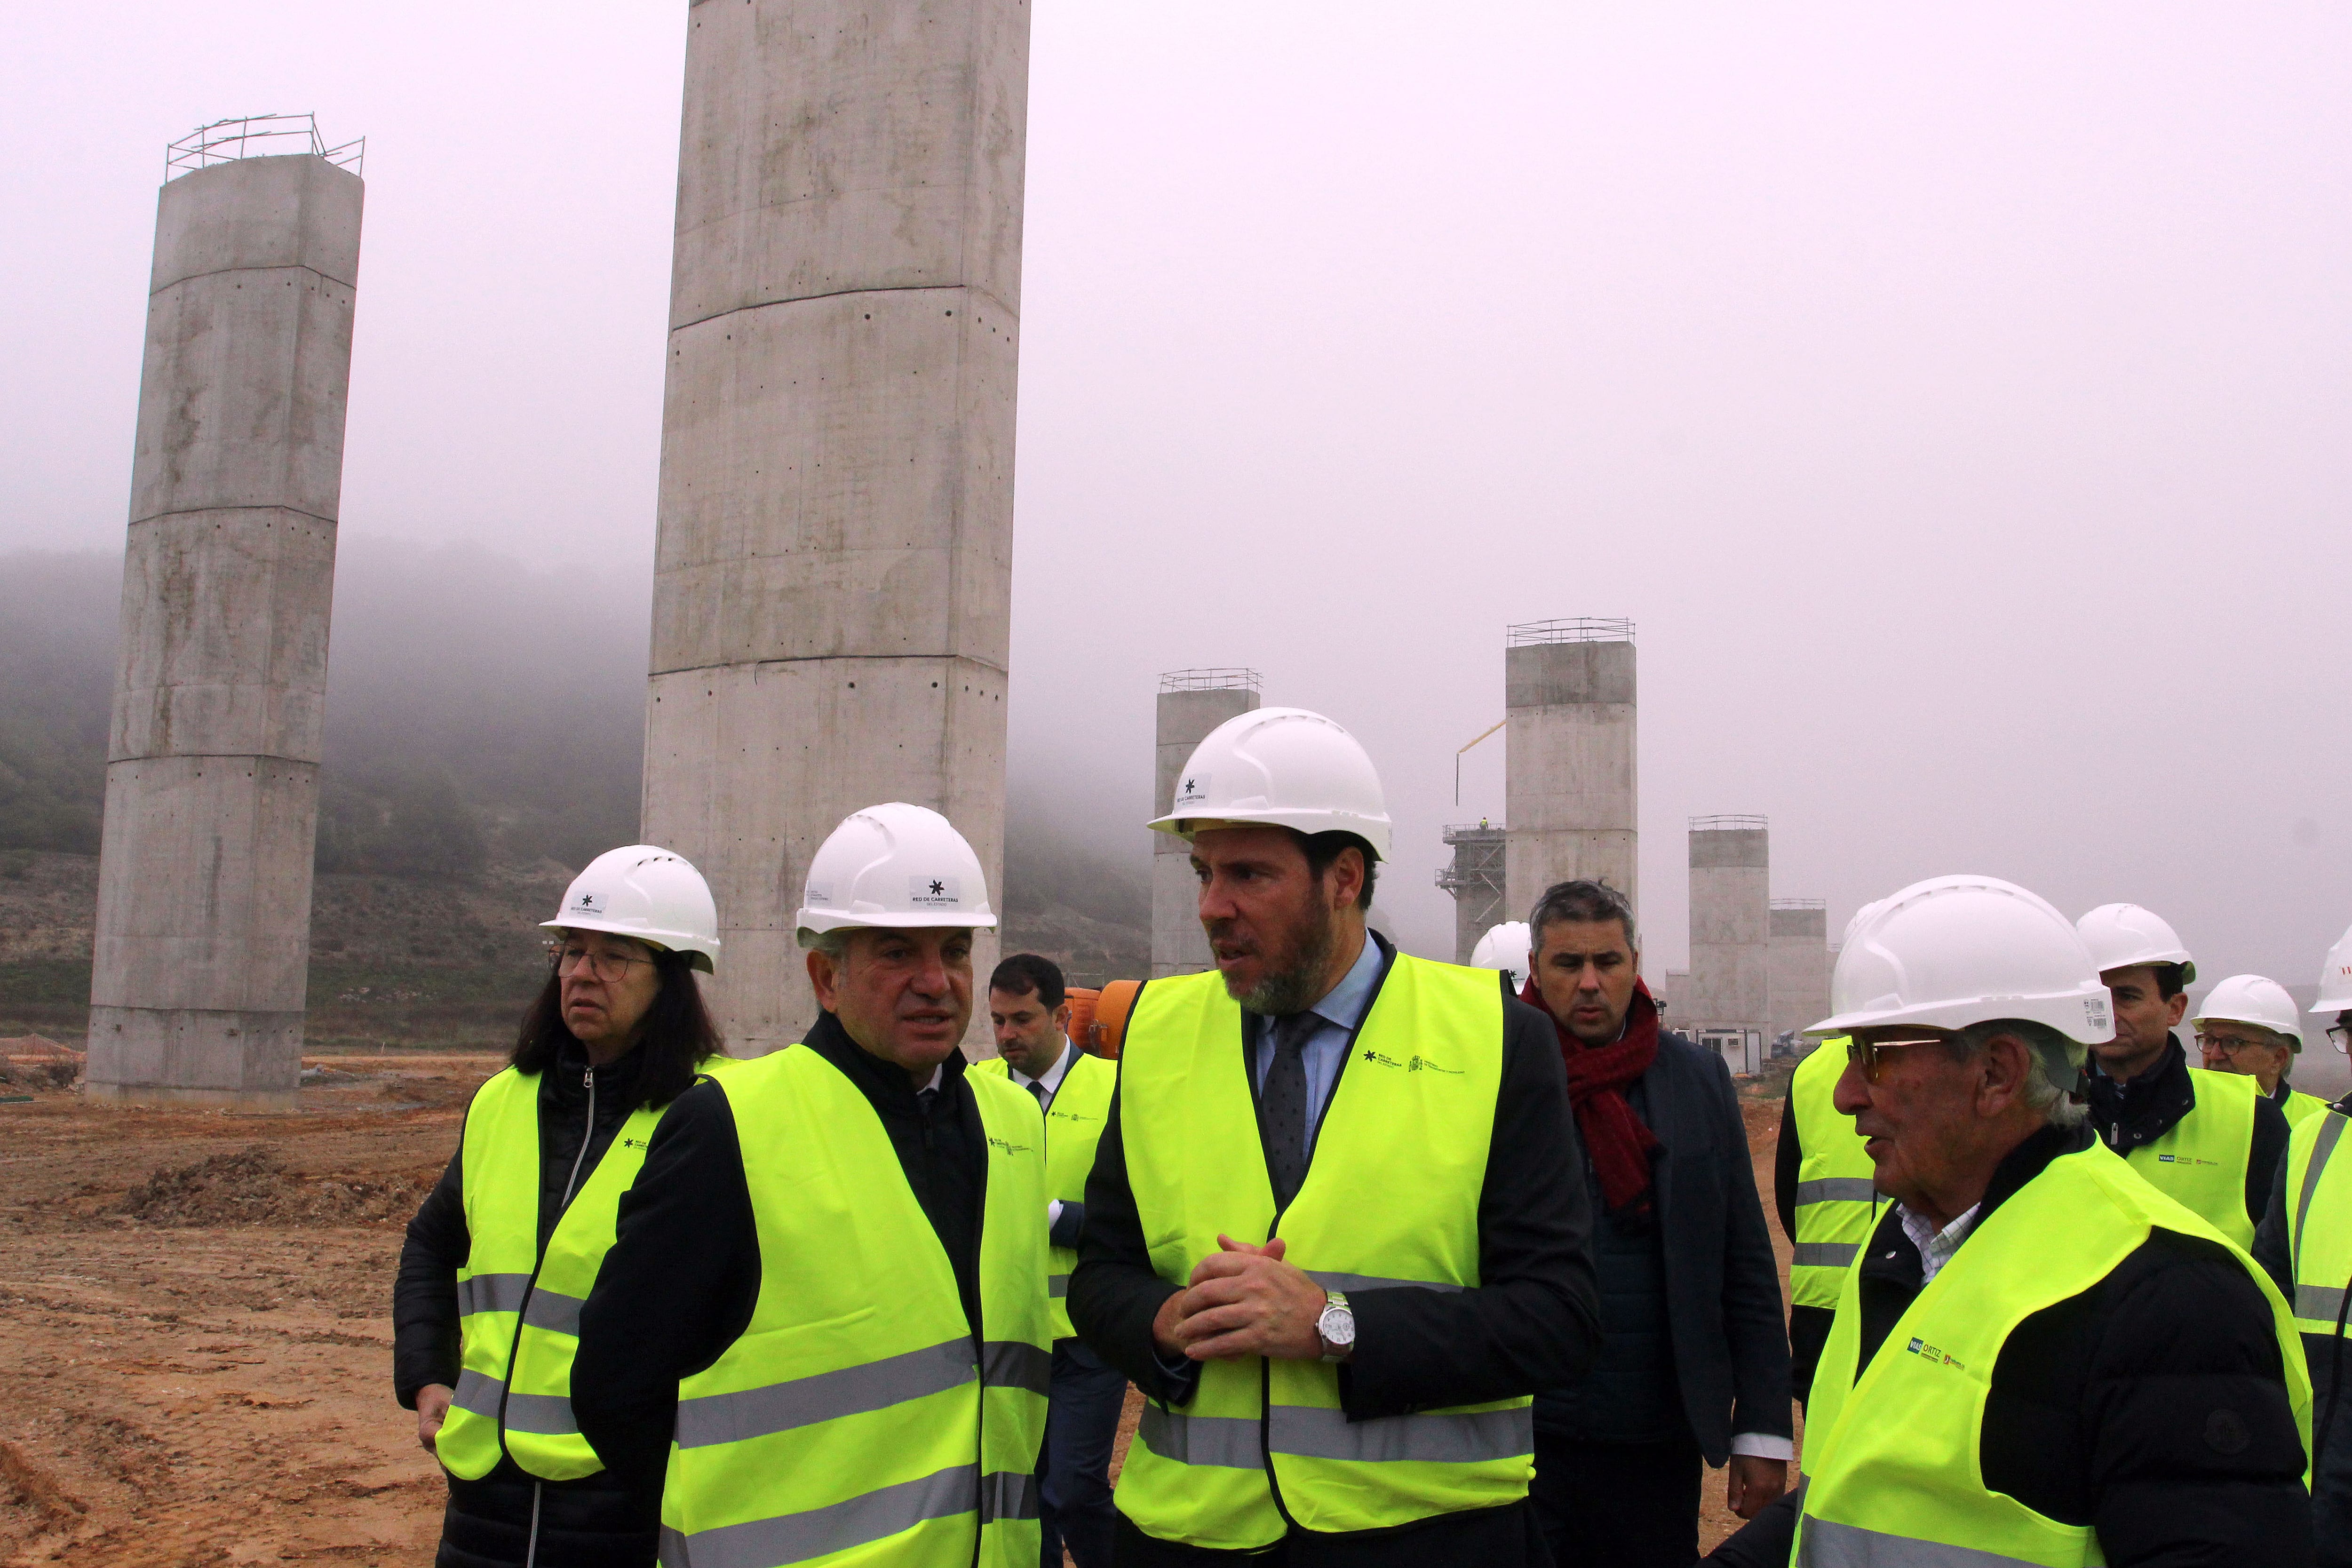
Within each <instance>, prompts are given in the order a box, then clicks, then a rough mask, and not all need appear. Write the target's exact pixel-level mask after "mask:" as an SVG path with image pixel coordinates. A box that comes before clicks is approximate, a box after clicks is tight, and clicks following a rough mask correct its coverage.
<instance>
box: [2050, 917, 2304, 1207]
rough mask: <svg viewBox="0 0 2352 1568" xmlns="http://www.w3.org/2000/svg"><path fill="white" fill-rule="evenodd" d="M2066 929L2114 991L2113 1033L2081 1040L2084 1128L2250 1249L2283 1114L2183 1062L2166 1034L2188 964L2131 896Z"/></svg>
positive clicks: (2188, 977) (2243, 1087)
mask: <svg viewBox="0 0 2352 1568" xmlns="http://www.w3.org/2000/svg"><path fill="white" fill-rule="evenodd" d="M2074 929H2075V931H2076V932H2077V933H2078V934H2080V935H2081V937H2082V939H2083V943H2084V946H2085V947H2086V948H2088V949H2089V950H2090V953H2091V961H2092V962H2093V963H2096V964H2097V965H2098V966H2099V979H2100V982H2101V983H2102V984H2105V986H2106V987H2107V991H2108V993H2109V994H2110V995H2111V996H2113V997H2114V999H2115V1015H2116V1018H2115V1037H2114V1038H2112V1039H2109V1040H2106V1041H2104V1042H2102V1043H2101V1044H2099V1045H2096V1046H2094V1047H2092V1048H2091V1076H2090V1107H2091V1125H2092V1127H2093V1128H2095V1130H2096V1131H2097V1132H2098V1134H2099V1136H2100V1138H2101V1139H2103V1140H2104V1141H2105V1143H2106V1145H2107V1147H2108V1148H2110V1149H2113V1150H2114V1151H2115V1152H2116V1153H2118V1154H2121V1155H2122V1156H2123V1157H2124V1158H2125V1159H2126V1160H2129V1161H2130V1162H2131V1163H2132V1166H2133V1168H2134V1169H2135V1170H2137V1171H2138V1172H2139V1173H2140V1174H2141V1175H2143V1176H2145V1177H2147V1179H2148V1180H2149V1181H2151V1182H2153V1183H2155V1184H2156V1185H2157V1186H2158V1187H2159V1188H2161V1189H2162V1190H2163V1191H2164V1192H2166V1193H2168V1194H2170V1195H2171V1196H2173V1197H2175V1198H2178V1199H2179V1200H2180V1201H2181V1202H2182V1203H2184V1204H2186V1205H2189V1207H2190V1208H2192V1209H2194V1210H2195V1211H2196V1212H2197V1213H2199V1214H2200V1215H2204V1216H2205V1218H2206V1219H2208V1220H2210V1222H2212V1224H2213V1225H2214V1226H2216V1227H2218V1228H2219V1229H2220V1230H2221V1234H2222V1235H2224V1236H2226V1237H2229V1238H2230V1239H2231V1241H2234V1242H2236V1243H2237V1244H2238V1245H2239V1246H2240V1247H2251V1246H2252V1245H2253V1240H2254V1226H2256V1225H2258V1224H2260V1223H2261V1221H2262V1217H2263V1209H2264V1208H2266V1207H2267V1206H2269V1204H2270V1196H2271V1180H2272V1178H2273V1176H2274V1175H2275V1174H2276V1173H2277V1172H2278V1163H2279V1160H2280V1158H2281V1157H2282V1156H2283V1155H2284V1154H2285V1152H2286V1134H2287V1123H2286V1117H2285V1116H2284V1114H2283V1113H2281V1111H2280V1110H2279V1108H2278V1107H2277V1106H2276V1105H2273V1104H2272V1103H2271V1102H2270V1101H2269V1100H2265V1099H2264V1098H2263V1095H2262V1093H2261V1091H2260V1089H2258V1088H2257V1087H2256V1085H2255V1084H2254V1082H2253V1080H2252V1079H2247V1078H2242V1077H2239V1076H2238V1075H2236V1074H2234V1073H2223V1072H2210V1071H2208V1070H2206V1069H2205V1068H2193V1067H2190V1066H2189V1052H2188V1048H2187V1047H2185V1046H2183V1045H2182V1044H2181V1042H2180V1037H2179V1036H2178V1035H2176V1034H2174V1033H2173V1032H2172V1031H2173V1029H2174V1027H2175V1026H2177V1025H2179V1022H2180V1020H2181V1018H2182V1016H2184V1015H2185V1014H2186V1013H2187V1012H2188V1010H2189V996H2188V992H2187V989H2186V988H2187V987H2188V986H2189V984H2191V983H2193V982H2194V981H2195V980H2196V978H2197V964H2196V963H2195V961H2193V960H2192V959H2191V958H2190V957H2189V950H2188V948H2186V947H2184V946H2183V945H2182V944H2181V941H2180V938H2179V934H2178V933H2176V932H2175V931H2173V929H2172V927H2171V926H2169V925H2168V924H2166V923H2165V922H2164V921H2162V920H2160V919H2158V917H2157V916H2155V915H2154V914H2151V913H2149V912H2148V911H2147V910H2144V909H2142V908H2140V907H2139V906H2138V905H2137V904H2102V905H2100V906H2099V907H2098V908H2097V909H2095V910H2092V911H2091V912H2090V913H2089V914H2086V915H2084V917H2083V918H2082V919H2081V920H2080V921H2076V922H2075V928H2074Z"/></svg>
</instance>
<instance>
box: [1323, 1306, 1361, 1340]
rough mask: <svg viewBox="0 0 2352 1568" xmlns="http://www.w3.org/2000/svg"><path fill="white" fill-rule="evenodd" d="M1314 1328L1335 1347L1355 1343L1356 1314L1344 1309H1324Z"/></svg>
mask: <svg viewBox="0 0 2352 1568" xmlns="http://www.w3.org/2000/svg"><path fill="white" fill-rule="evenodd" d="M1315 1326H1316V1329H1317V1331H1318V1332H1320V1333H1321V1334H1322V1336H1323V1337H1324V1338H1325V1339H1326V1340H1328V1341H1329V1342H1331V1343H1333V1344H1335V1345H1351V1344H1354V1343H1355V1342H1356V1314H1355V1313H1353V1312H1351V1311H1349V1310H1348V1309H1347V1308H1345V1307H1326V1308H1324V1309H1323V1316H1322V1318H1321V1319H1320V1320H1319V1321H1318V1322H1317V1323H1316V1325H1315Z"/></svg>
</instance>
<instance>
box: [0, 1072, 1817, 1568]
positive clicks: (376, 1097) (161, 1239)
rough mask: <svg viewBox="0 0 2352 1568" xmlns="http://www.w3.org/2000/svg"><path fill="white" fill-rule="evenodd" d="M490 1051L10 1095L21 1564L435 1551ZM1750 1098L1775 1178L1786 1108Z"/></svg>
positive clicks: (1761, 1173) (1704, 1526)
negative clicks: (408, 1404) (445, 1294)
mask: <svg viewBox="0 0 2352 1568" xmlns="http://www.w3.org/2000/svg"><path fill="white" fill-rule="evenodd" d="M488 1066H489V1064H488V1062H487V1061H485V1060H482V1059H480V1058H473V1059H451V1060H448V1061H446V1062H441V1063H429V1062H422V1061H419V1060H418V1059H417V1058H414V1057H404V1058H397V1059H396V1061H392V1062H381V1063H380V1062H362V1061H356V1060H351V1059H348V1058H347V1059H345V1060H342V1061H340V1062H339V1063H338V1064H337V1068H338V1070H337V1072H336V1073H335V1074H333V1075H331V1076H330V1077H329V1078H327V1079H324V1080H323V1081H321V1082H319V1083H316V1084H313V1085H310V1086H309V1087H306V1088H305V1089H304V1090H303V1091H302V1100H303V1104H302V1108H301V1110H300V1111H299V1113H298V1114H294V1115H287V1116H236V1115H224V1114H220V1113H217V1112H195V1111H187V1112H162V1111H112V1110H100V1109H95V1108H92V1107H90V1106H88V1105H85V1104H84V1103H83V1102H82V1100H81V1099H80V1097H79V1095H78V1094H76V1093H73V1092H70V1091H67V1090H60V1089H40V1088H35V1089H33V1090H32V1094H33V1098H32V1100H30V1101H29V1102H16V1101H12V1102H7V1103H0V1565H5V1568H18V1565H30V1564H39V1563H72V1564H77V1565H79V1564H90V1565H93V1568H98V1565H102V1568H194V1565H198V1564H209V1563H353V1564H380V1565H382V1568H394V1565H400V1568H415V1565H422V1564H425V1563H430V1562H431V1561H432V1556H433V1546H434V1542H435V1541H436V1539H437V1536H438V1533H439V1524H440V1500H441V1496H442V1488H441V1480H440V1476H439V1471H438V1468H437V1467H436V1466H435V1464H434V1463H433V1461H432V1459H431V1458H430V1457H429V1456H427V1455H426V1454H425V1453H424V1452H423V1451H422V1450H421V1449H419V1448H418V1447H417V1446H416V1442H415V1426H414V1425H413V1421H412V1418H411V1417H410V1416H409V1415H407V1413H406V1412H404V1411H403V1410H401V1409H400V1408H399V1407H398V1406H397V1405H394V1402H393V1398H392V1378H391V1373H392V1324H391V1318H390V1311H389V1302H390V1300H391V1293H392V1279H393V1272H394V1262H395V1258H396V1255H397V1252H398V1249H399V1244H400V1228H401V1226H402V1225H403V1224H404V1223H405V1221H406V1219H407V1216H408V1215H409V1214H410V1213H412V1212H414V1210H415V1205H416V1204H417V1202H418V1201H419V1200H420V1199H421V1197H422V1196H423V1194H424V1193H425V1190H426V1189H427V1188H428V1187H429V1186H430V1185H431V1184H432V1182H433V1180H434V1179H435V1178H436V1176H437V1175H438V1174H439V1173H440V1170H441V1167H442V1165H443V1164H444V1163H446V1161H447V1159H448V1156H449V1152H450V1150H451V1149H452V1148H453V1147H454V1146H455V1143H456V1141H457V1132H458V1125H459V1120H460V1117H461V1114H462V1112H463V1110H464V1107H465V1103H466V1099H467V1096H468V1095H469V1094H470V1093H471V1092H472V1089H473V1087H474V1086H475V1085H476V1084H477V1083H478V1082H479V1081H480V1079H481V1078H482V1077H483V1076H484V1074H485V1073H486V1072H487V1071H488ZM352 1069H357V1070H356V1071H354V1070H352ZM24 1089H25V1086H23V1085H21V1084H20V1085H16V1086H12V1088H11V1092H12V1093H14V1092H23V1091H24ZM1777 1114H1778V1107H1777V1101H1769V1100H1758V1101H1755V1102H1752V1103H1751V1104H1750V1105H1749V1106H1748V1131H1749V1139H1750V1146H1751V1148H1752V1149H1753V1150H1754V1151H1755V1152H1756V1157H1757V1167H1758V1170H1757V1174H1758V1178H1759V1184H1760V1185H1761V1186H1762V1188H1763V1190H1764V1191H1765V1192H1767V1193H1768V1194H1769V1190H1770V1177H1771V1140H1772V1133H1773V1129H1774V1126H1775V1125H1776V1120H1775V1119H1776V1117H1777ZM1771 1228H1772V1231H1773V1240H1774V1243H1775V1245H1776V1247H1779V1249H1780V1262H1781V1269H1782V1275H1783V1278H1784V1279H1785V1278H1786V1273H1787V1268H1788V1248H1787V1245H1786V1242H1785V1241H1784V1240H1783V1239H1782V1238H1781V1237H1780V1234H1779V1227H1778V1226H1772V1227H1771ZM1137 1403H1138V1402H1137V1399H1136V1397H1135V1396H1134V1395H1133V1394H1132V1393H1130V1395H1129V1415H1128V1420H1127V1421H1126V1423H1124V1425H1123V1429H1122V1432H1121V1437H1120V1452H1121V1454H1122V1455H1123V1454H1124V1451H1125V1446H1126V1439H1127V1435H1128V1434H1129V1433H1130V1432H1131V1431H1132V1430H1133V1426H1134V1420H1135V1415H1136V1409H1137ZM1722 1489H1723V1478H1722V1476H1721V1474H1720V1473H1719V1472H1711V1473H1710V1474H1709V1475H1708V1476H1707V1478H1706V1492H1705V1503H1704V1512H1703V1515H1702V1519H1701V1535H1702V1539H1703V1541H1704V1542H1705V1543H1706V1544H1707V1545H1712V1544H1713V1543H1714V1542H1716V1541H1717V1540H1718V1539H1720V1538H1721V1536H1722V1535H1724V1534H1726V1533H1727V1532H1728V1531H1729V1529H1730V1528H1731V1527H1732V1526H1733V1525H1734V1524H1736V1523H1737V1521H1735V1520H1733V1519H1732V1518H1731V1516H1730V1515H1729V1514H1728V1513H1727V1512H1726V1511H1725V1510H1724V1508H1723V1506H1722Z"/></svg>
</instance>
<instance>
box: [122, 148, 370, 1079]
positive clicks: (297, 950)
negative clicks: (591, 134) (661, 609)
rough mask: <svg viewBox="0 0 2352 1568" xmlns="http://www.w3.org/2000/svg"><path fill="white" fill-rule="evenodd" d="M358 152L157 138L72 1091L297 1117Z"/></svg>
mask: <svg viewBox="0 0 2352 1568" xmlns="http://www.w3.org/2000/svg"><path fill="white" fill-rule="evenodd" d="M361 151H362V149H361V148H360V146H359V144H358V143H350V144H347V145H345V146H341V147H334V148H330V147H328V146H326V145H325V143H324V142H322V141H321V140H320V137H319V134H318V131H317V127H316V126H315V125H314V124H313V123H312V121H311V119H310V116H309V115H301V116H285V117H280V116H267V117H262V118H258V119H254V120H241V121H222V122H220V123H218V124H215V125H211V126H206V127H205V128H204V129H203V130H201V131H199V132H195V133H194V135H193V136H190V137H188V138H185V139H184V140H183V141H181V142H174V143H173V146H172V148H171V150H170V152H169V153H167V155H166V158H165V178H164V184H163V190H162V192H161V194H160V195H158V197H157V200H156V205H155V256H154V266H153V270H152V274H151V277H150V280H149V285H148V295H147V346H146V355H145V360H144V363H143V364H142V368H141V372H140V381H139V425H138V436H137V440H136V445H135V447H134V449H133V454H132V458H131V520H130V533H129V538H128V540H127V542H126V543H125V548H124V552H123V563H122V618H121V645H120V647H119V650H118V653H117V658H116V665H115V682H114V710H113V721H112V724H111V726H110V731H109V733H108V741H107V768H106V816H105V828H104V839H103V842H102V845H101V847H100V856H99V889H98V917H97V932H96V942H95V945H94V949H93V952H92V963H91V970H90V994H89V1001H90V1008H89V1063H88V1068H87V1075H86V1076H87V1081H88V1085H89V1094H90V1095H91V1097H92V1098H94V1099H105V1100H129V1101H133V1102H141V1103H157V1104H164V1103H195V1104H217V1105H222V1106H227V1107H247V1108H269V1107H284V1106H290V1105H291V1104H292V1103H293V1101H294V1099H295V1095H296V1091H297V1089H299V1085H300V1079H301V1070H302V1014H303V1008H304V1004H305V1001H306V994H307V990H308V974H309V968H310V873H311V864H312V858H313V856H314V853H315V849H316V841H317V833H318V819H319V760H320V741H321V738H322V730H323V720H324V716H325V706H326V689H327V623H328V616H329V613H330V611H331V608H332V606H333V602H334V586H335V583H334V579H335V522H336V517H337V514H338V511H339V510H340V506H341V492H342V477H343V413H344V406H345V403H346V400H347V394H348V392H349V389H350V384H351V364H352V305H353V300H354V297H355V291H356V289H357V285H358V280H359V259H360V210H361V205H362V185H361V177H360V174H359V168H358V163H359V153H360V152H361Z"/></svg>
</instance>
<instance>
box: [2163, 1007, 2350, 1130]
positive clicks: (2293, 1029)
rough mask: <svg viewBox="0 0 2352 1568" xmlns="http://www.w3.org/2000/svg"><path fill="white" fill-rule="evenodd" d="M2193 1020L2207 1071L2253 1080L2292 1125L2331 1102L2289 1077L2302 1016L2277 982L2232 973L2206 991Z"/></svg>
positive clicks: (2299, 1049) (2300, 1037)
mask: <svg viewBox="0 0 2352 1568" xmlns="http://www.w3.org/2000/svg"><path fill="white" fill-rule="evenodd" d="M2189 1026H2190V1027H2191V1028H2193V1029H2195V1030H2196V1031H2197V1049H2198V1050H2199V1051H2200V1053H2202V1055H2203V1056H2204V1058H2205V1070H2206V1071H2208V1072H2226V1073H2237V1074H2239V1075H2241V1076H2242V1077H2245V1078H2251V1079H2253V1080H2254V1082H2255V1083H2256V1084H2257V1085H2259V1086H2260V1087H2261V1089H2262V1095H2263V1099H2264V1100H2269V1101H2270V1102H2271V1103H2272V1104H2273V1105H2275V1106H2277V1107H2278V1108H2279V1112H2280V1114H2282V1115H2284V1117H2285V1118H2286V1120H2287V1125H2288V1126H2290V1127H2293V1126H2294V1125H2296V1124H2297V1123H2299V1122H2301V1121H2304V1120H2305V1118H2307V1117H2313V1116H2316V1115H2318V1114H2319V1113H2320V1112H2322V1111H2324V1110H2326V1109H2327V1101H2326V1100H2322V1099H2320V1098H2319V1097H2318V1096H2317V1095H2315V1094H2305V1093H2303V1092H2302V1091H2301V1090H2300V1089H2296V1088H2295V1087H2294V1085H2292V1084H2290V1083H2289V1082H2288V1081H2287V1075H2288V1074H2289V1073H2291V1072H2293V1071H2294V1058H2296V1057H2298V1056H2301V1055H2302V1054H2303V1014H2302V1011H2301V1010H2300V1009H2299V1008H2297V1007H2296V1006H2295V1005H2294V997H2292V996H2290V995H2288V994H2286V987H2285V986H2284V985H2281V984H2279V983H2278V982H2277V981H2275V980H2268V979H2265V978H2263V976H2262V975H2259V974H2232V975H2231V976H2230V978H2228V979H2227V980H2224V981H2222V982H2221V984H2218V985H2216V986H2214V987H2213V989H2212V990H2210V991H2209V992H2207V993H2206V994H2205V1000H2204V1001H2203V1002H2202V1003H2201V1004H2200V1005H2199V1006H2198V1009H2197V1016H2195V1017H2193V1018H2191V1019H2189Z"/></svg>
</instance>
